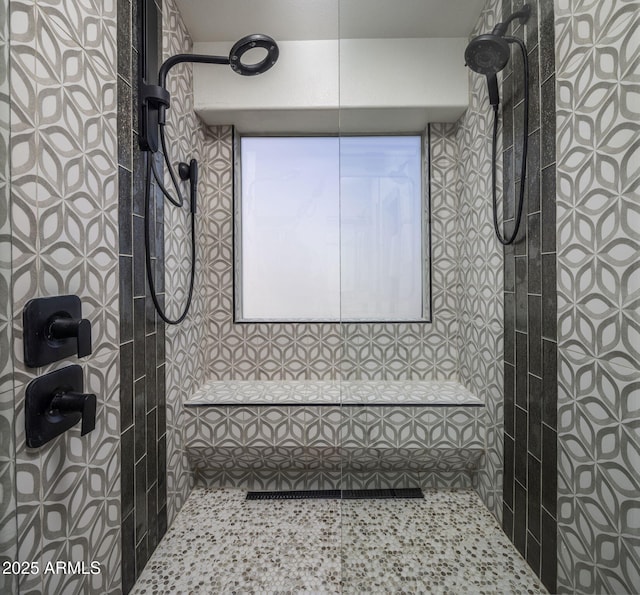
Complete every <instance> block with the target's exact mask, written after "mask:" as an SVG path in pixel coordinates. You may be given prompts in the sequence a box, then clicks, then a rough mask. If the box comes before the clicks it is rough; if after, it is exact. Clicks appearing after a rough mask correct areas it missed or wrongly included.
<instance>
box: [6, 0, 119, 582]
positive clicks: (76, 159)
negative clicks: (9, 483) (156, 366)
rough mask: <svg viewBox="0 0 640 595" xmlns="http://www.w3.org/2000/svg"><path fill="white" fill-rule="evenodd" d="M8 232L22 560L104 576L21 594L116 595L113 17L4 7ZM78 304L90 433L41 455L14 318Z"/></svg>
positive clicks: (81, 10) (67, 437)
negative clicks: (85, 339) (86, 568)
mask: <svg viewBox="0 0 640 595" xmlns="http://www.w3.org/2000/svg"><path fill="white" fill-rule="evenodd" d="M10 14H11V25H12V31H11V34H12V44H11V81H12V97H11V107H12V114H11V143H12V147H11V159H12V169H11V196H12V206H11V220H12V231H13V247H12V250H13V254H12V264H13V283H14V286H13V294H12V298H13V306H14V312H13V333H14V337H15V341H14V359H15V371H16V373H15V380H16V395H15V398H16V416H17V417H16V451H17V452H16V472H17V482H16V483H17V500H18V510H17V518H18V557H19V559H20V560H29V561H38V562H39V563H40V566H41V567H44V564H45V563H46V562H47V561H50V560H74V561H85V562H90V561H92V560H93V561H97V562H99V563H100V565H101V572H100V574H96V575H77V574H76V575H70V574H67V575H64V574H48V575H45V574H43V573H40V574H36V575H26V576H22V577H21V579H20V583H21V584H20V588H21V590H22V591H24V592H34V593H35V592H39V593H56V592H57V593H60V592H65V593H71V592H83V593H114V594H115V593H118V592H119V591H120V462H119V457H120V452H119V431H120V428H119V425H120V423H119V422H120V419H119V417H120V410H119V394H118V388H119V371H118V344H119V312H118V220H117V206H118V205H117V196H118V189H117V175H116V171H117V168H116V144H117V139H116V71H115V64H116V7H115V4H114V3H113V2H110V1H104V2H101V3H99V5H94V4H91V3H89V4H87V3H83V4H79V3H72V4H70V3H65V4H64V5H62V4H57V3H40V2H38V3H36V2H35V1H32V0H17V1H15V2H11V6H10ZM67 293H72V294H77V295H79V296H80V297H81V298H82V301H83V315H84V316H86V317H87V318H89V320H91V323H92V327H93V354H92V355H91V356H90V357H89V358H86V359H85V360H83V362H82V367H83V372H84V379H85V387H86V388H87V389H88V390H89V391H90V392H94V393H96V394H97V395H98V410H97V416H96V428H95V430H94V431H93V432H91V433H90V434H89V435H88V436H85V437H83V438H81V437H80V430H79V427H78V426H76V427H75V428H73V429H72V430H70V431H69V432H67V433H65V434H64V435H63V436H60V437H58V438H57V439H55V440H53V441H52V442H50V443H49V444H47V445H46V446H44V447H42V448H40V449H37V450H36V449H29V448H27V447H26V445H25V436H24V431H23V428H24V423H25V422H24V389H25V386H26V384H27V382H28V381H29V380H31V379H32V378H34V377H35V376H36V375H41V374H43V373H45V372H47V371H49V370H50V369H53V368H59V367H62V366H65V365H67V364H69V363H75V361H76V360H67V361H64V362H60V363H57V364H54V365H52V366H47V367H46V368H41V369H37V370H34V369H28V368H26V367H25V365H24V363H23V354H22V310H23V307H24V305H25V303H26V302H27V301H28V300H29V299H31V298H34V297H39V296H51V295H59V294H67Z"/></svg>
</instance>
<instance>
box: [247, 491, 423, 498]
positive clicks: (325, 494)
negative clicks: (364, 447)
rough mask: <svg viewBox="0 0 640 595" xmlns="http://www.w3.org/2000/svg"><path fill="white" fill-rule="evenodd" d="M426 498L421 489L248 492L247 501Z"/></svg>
mask: <svg viewBox="0 0 640 595" xmlns="http://www.w3.org/2000/svg"><path fill="white" fill-rule="evenodd" d="M388 498H424V494H423V493H422V490H421V489H420V488H404V489H399V490H301V491H291V492H247V500H311V499H316V500H329V499H342V500H383V499H388Z"/></svg>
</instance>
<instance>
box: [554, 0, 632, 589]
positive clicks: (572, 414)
mask: <svg viewBox="0 0 640 595" xmlns="http://www.w3.org/2000/svg"><path fill="white" fill-rule="evenodd" d="M576 23H579V24H580V26H576ZM638 26H640V16H639V12H638V7H637V3H631V4H626V3H622V2H612V3H610V4H607V5H606V6H605V5H602V6H601V5H597V6H596V5H595V4H589V3H582V4H579V5H576V6H573V5H571V6H569V5H568V4H567V3H560V4H559V5H558V8H557V19H556V30H555V34H556V39H557V48H556V58H557V88H556V96H557V106H558V111H557V140H556V145H557V159H558V163H557V170H558V190H557V193H558V210H557V221H558V223H557V226H558V343H559V350H560V359H559V362H558V378H559V395H558V398H559V409H558V441H559V447H560V448H559V453H558V457H559V460H558V462H559V470H558V471H559V474H558V494H559V500H558V524H559V540H558V557H559V564H558V589H559V591H560V592H567V593H568V592H576V591H578V592H581V593H600V592H611V593H613V592H635V591H637V590H638V589H639V588H640V587H639V585H640V541H639V539H638V536H639V525H638V522H637V519H638V518H639V515H640V508H638V501H639V500H640V480H639V479H638V474H637V469H638V466H639V464H640V436H639V435H638V431H637V428H638V424H639V423H640V410H639V408H638V406H637V403H638V402H639V401H640V375H639V372H638V370H640V347H639V345H640V310H639V308H638V296H639V295H640V281H639V279H640V276H639V274H638V273H639V271H640V231H639V230H640V226H639V225H638V221H640V201H639V200H638V193H637V185H638V180H639V179H640V164H639V163H638V159H637V148H636V140H635V139H636V138H637V136H638V132H640V127H639V124H638V122H639V121H640V107H639V106H638V102H637V101H633V100H631V96H632V94H637V93H638V92H639V87H638V84H637V80H635V78H634V75H633V69H634V67H633V66H632V65H633V64H636V63H637V60H638V59H639V58H640V45H639V44H638V40H637V35H634V32H635V31H637V29H638ZM636 78H637V77H636Z"/></svg>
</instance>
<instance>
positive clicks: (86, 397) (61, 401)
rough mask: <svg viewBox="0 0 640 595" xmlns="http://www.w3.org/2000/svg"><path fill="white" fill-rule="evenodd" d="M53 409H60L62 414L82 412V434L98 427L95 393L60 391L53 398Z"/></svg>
mask: <svg viewBox="0 0 640 595" xmlns="http://www.w3.org/2000/svg"><path fill="white" fill-rule="evenodd" d="M51 411H59V412H60V413H62V414H66V413H69V412H80V414H81V415H82V417H81V420H82V426H81V429H80V435H81V436H84V435H85V434H88V433H89V432H91V431H92V430H94V429H95V427H96V396H95V395H94V394H87V393H76V392H72V391H69V392H60V393H58V394H57V395H56V396H55V397H53V399H52V400H51Z"/></svg>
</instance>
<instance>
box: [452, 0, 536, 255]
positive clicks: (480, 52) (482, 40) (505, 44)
mask: <svg viewBox="0 0 640 595" xmlns="http://www.w3.org/2000/svg"><path fill="white" fill-rule="evenodd" d="M530 16H531V7H530V6H529V5H528V4H525V5H524V6H523V7H522V8H521V9H520V10H519V11H518V12H514V13H513V14H512V15H511V16H510V17H509V18H508V19H507V20H506V21H504V22H502V23H498V24H497V25H496V26H495V27H494V28H493V31H492V32H491V33H484V34H482V35H478V36H477V37H474V38H473V39H472V40H471V41H470V42H469V45H468V46H467V49H466V50H465V52H464V59H465V63H466V66H468V67H469V68H471V70H473V71H474V72H477V73H478V74H484V75H485V76H486V77H487V86H488V94H489V103H490V105H491V106H492V107H493V149H492V162H491V171H492V194H493V226H494V228H495V232H496V236H497V237H498V241H499V242H500V243H501V244H503V245H505V246H507V245H509V244H513V242H514V241H515V239H516V236H517V235H518V231H519V229H520V223H521V220H522V210H523V205H524V187H525V183H526V180H525V177H526V172H527V152H528V147H529V60H528V58H527V48H526V46H525V44H524V42H523V41H522V40H521V39H518V38H517V37H509V36H505V33H506V32H507V29H508V28H509V25H510V24H511V23H512V21H514V20H516V19H519V20H520V23H522V24H524V23H526V22H527V21H528V20H529V17H530ZM511 43H515V44H517V45H518V46H519V47H520V51H521V54H522V62H523V68H524V125H523V131H522V134H523V140H522V161H521V163H520V193H519V197H518V210H517V215H516V222H515V227H514V230H513V233H512V234H511V235H510V236H509V237H508V238H507V237H503V236H502V234H501V233H500V227H499V225H498V200H497V188H496V143H497V137H498V106H499V104H500V92H499V90H498V77H497V74H498V72H500V71H501V70H502V69H504V67H505V66H506V65H507V64H508V62H509V57H510V54H511V52H510V49H509V44H511Z"/></svg>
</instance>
